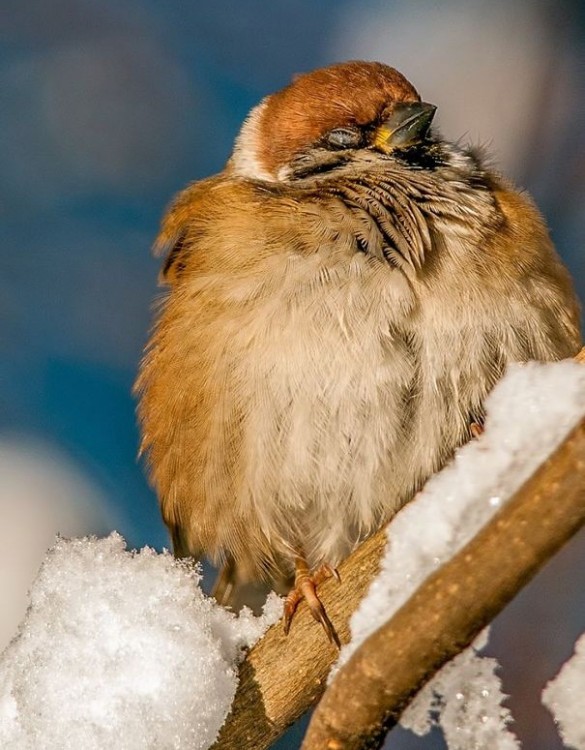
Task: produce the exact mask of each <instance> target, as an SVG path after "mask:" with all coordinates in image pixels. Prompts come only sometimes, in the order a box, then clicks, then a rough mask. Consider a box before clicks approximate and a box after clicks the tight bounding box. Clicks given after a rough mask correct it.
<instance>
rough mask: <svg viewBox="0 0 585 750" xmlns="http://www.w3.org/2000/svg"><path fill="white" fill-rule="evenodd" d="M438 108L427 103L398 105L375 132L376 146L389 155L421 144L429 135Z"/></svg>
mask: <svg viewBox="0 0 585 750" xmlns="http://www.w3.org/2000/svg"><path fill="white" fill-rule="evenodd" d="M436 110H437V108H436V107H435V105H434V104H427V103H426V102H404V103H402V104H397V105H396V106H395V107H394V111H393V112H392V114H391V115H390V117H389V118H388V119H387V120H384V122H383V123H382V124H381V125H379V126H378V127H377V129H376V130H375V132H374V146H375V148H377V149H378V150H379V151H382V152H383V153H385V154H389V153H390V152H391V151H393V150H394V149H395V148H406V147H407V146H411V145H413V144H415V143H419V142H420V141H422V140H423V138H424V137H425V136H426V134H427V133H428V130H429V127H430V125H431V121H432V119H433V117H434V115H435V112H436Z"/></svg>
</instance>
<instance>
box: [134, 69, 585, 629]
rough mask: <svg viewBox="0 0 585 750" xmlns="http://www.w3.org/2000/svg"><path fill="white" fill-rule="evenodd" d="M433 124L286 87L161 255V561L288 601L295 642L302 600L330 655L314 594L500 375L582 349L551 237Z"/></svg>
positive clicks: (157, 375)
mask: <svg viewBox="0 0 585 750" xmlns="http://www.w3.org/2000/svg"><path fill="white" fill-rule="evenodd" d="M434 113H435V107H434V106H432V105H431V104H428V103H425V102H422V101H421V99H420V97H419V95H418V93H417V91H416V90H415V89H414V88H413V86H412V85H411V84H410V83H409V82H408V81H407V80H406V79H405V78H404V76H402V75H401V74H400V73H399V72H398V71H396V70H395V69H393V68H390V67H387V66H386V65H382V64H380V63H374V62H347V63H342V64H337V65H332V66H330V67H327V68H323V69H321V70H316V71H314V72H311V73H307V74H304V75H300V76H297V77H296V78H295V79H294V81H293V82H292V83H291V84H290V85H289V86H287V87H286V88H284V89H283V90H281V91H279V92H278V93H275V94H273V95H271V96H268V97H267V98H265V99H264V100H263V101H262V102H261V103H260V104H259V105H258V106H257V107H256V108H254V109H253V110H252V111H251V113H250V115H249V116H248V118H247V119H246V121H245V122H244V124H243V126H242V129H241V131H240V133H239V135H238V137H237V139H236V142H235V147H234V150H233V153H232V155H231V158H230V159H229V160H228V162H227V164H226V166H225V168H224V170H223V171H222V172H221V173H219V174H218V175H215V176H213V177H210V178H208V179H205V180H202V181H200V182H197V183H195V184H193V185H191V186H189V187H187V188H186V189H185V190H184V191H183V192H181V193H180V194H179V195H178V196H177V198H176V199H175V201H174V203H173V204H172V205H171V207H170V209H169V211H168V212H167V214H166V216H165V217H164V219H163V222H162V229H161V232H160V236H159V237H158V240H157V242H156V250H157V251H158V252H159V253H164V254H165V256H166V257H165V260H164V263H163V267H162V271H161V278H162V282H163V283H164V284H166V285H167V286H168V292H167V295H166V297H165V298H164V300H163V302H162V305H161V307H160V309H159V312H158V315H157V320H156V324H155V327H154V330H153V333H152V336H151V339H150V342H149V344H148V347H147V350H146V353H145V357H144V360H143V363H142V366H141V371H140V374H139V378H138V381H137V386H136V387H137V392H138V393H139V395H140V403H139V419H140V423H141V427H142V434H143V439H142V447H143V450H144V451H145V452H146V454H147V456H148V463H149V467H150V476H151V478H152V482H153V484H154V487H155V488H156V491H157V493H158V497H159V499H160V506H161V510H162V515H163V518H164V520H165V522H166V524H167V526H168V527H169V529H170V533H171V536H172V541H173V547H174V551H175V553H176V554H177V555H179V556H187V555H190V556H193V557H196V558H200V557H202V556H207V557H208V558H210V559H211V560H212V561H213V562H214V563H216V564H218V565H223V573H222V576H221V578H220V585H219V587H218V598H219V599H220V601H222V602H223V603H229V602H232V603H233V602H235V601H236V600H237V599H238V596H239V595H240V594H241V592H242V591H245V588H246V586H250V585H252V586H254V585H256V582H262V581H263V582H265V583H266V584H267V585H268V586H270V585H274V586H278V585H280V584H279V582H285V584H284V585H287V584H286V582H287V581H288V582H290V583H291V584H292V590H291V592H290V593H289V596H288V599H287V604H286V608H285V612H286V626H287V627H288V626H289V625H290V620H291V618H292V615H293V613H294V610H295V607H296V605H297V604H298V602H299V600H300V599H301V598H303V597H304V598H305V599H306V600H307V603H308V604H309V607H310V609H311V611H312V613H313V615H314V616H315V618H316V619H318V620H320V621H321V622H322V623H323V625H324V627H325V629H326V631H327V633H328V635H329V637H330V639H332V640H336V638H337V636H336V634H335V629H334V627H333V625H332V624H331V622H330V621H329V618H328V617H327V614H326V612H325V611H324V609H323V607H322V605H321V603H320V601H319V598H318V593H317V591H316V586H317V585H318V583H319V581H320V580H322V579H323V578H324V577H327V576H329V575H331V574H334V573H335V566H336V565H337V564H338V563H339V562H340V561H341V560H342V559H343V558H344V557H346V556H347V555H348V554H349V553H350V552H351V550H352V549H353V548H354V547H356V545H358V544H359V543H360V541H362V540H363V539H365V538H366V537H367V536H368V535H370V534H372V533H373V532H374V531H376V530H377V529H378V528H380V527H381V526H382V525H383V524H384V523H385V522H387V521H388V520H389V519H390V518H391V517H392V516H393V515H394V514H395V513H396V512H397V511H398V510H399V509H400V508H401V506H403V505H404V503H406V502H407V501H408V500H409V499H411V498H412V497H413V495H414V494H415V493H416V491H417V490H418V489H419V488H420V487H421V486H422V485H423V483H424V482H425V481H426V480H427V479H428V477H429V476H430V475H431V474H432V473H433V472H435V471H437V470H438V469H440V468H441V467H442V466H443V465H444V464H445V463H446V462H447V461H448V460H449V458H450V457H452V455H453V453H454V451H455V449H456V448H457V447H458V446H460V445H461V444H462V443H464V442H465V441H467V440H468V439H469V437H470V430H473V425H477V424H478V423H480V422H481V418H482V413H483V403H484V399H485V397H486V395H487V393H488V392H489V391H490V389H491V388H492V387H493V385H494V384H495V383H496V381H497V380H498V379H499V378H500V377H501V375H502V373H503V372H504V370H505V368H506V366H507V365H508V364H509V363H511V362H524V361H526V360H541V361H548V360H558V359H561V358H564V357H569V356H571V355H573V354H575V353H576V352H577V351H578V349H579V347H580V334H579V310H578V303H577V300H576V297H575V293H574V291H573V288H572V284H571V281H570V278H569V275H568V273H567V271H566V269H565V267H564V266H563V264H562V263H561V261H560V259H559V257H558V256H557V254H556V252H555V250H554V248H553V245H552V244H551V240H550V238H549V235H548V232H547V229H546V226H545V223H544V222H543V219H542V216H541V215H540V213H539V212H538V210H537V209H536V207H535V206H534V204H533V203H532V201H531V200H530V198H529V197H528V196H527V195H526V194H525V193H523V192H520V191H518V190H516V189H515V188H514V187H513V186H512V185H511V184H510V183H509V182H508V181H507V180H506V179H504V178H503V177H502V176H500V175H499V174H497V173H496V172H495V171H494V170H493V169H492V168H491V167H490V166H489V165H488V164H487V163H486V159H485V158H484V156H483V155H482V153H481V152H480V151H479V150H477V149H474V148H469V147H462V146H460V145H456V144H454V143H449V142H447V141H445V140H443V139H442V137H441V136H440V135H439V134H438V133H437V132H435V131H434V130H433V127H432V119H433V115H434Z"/></svg>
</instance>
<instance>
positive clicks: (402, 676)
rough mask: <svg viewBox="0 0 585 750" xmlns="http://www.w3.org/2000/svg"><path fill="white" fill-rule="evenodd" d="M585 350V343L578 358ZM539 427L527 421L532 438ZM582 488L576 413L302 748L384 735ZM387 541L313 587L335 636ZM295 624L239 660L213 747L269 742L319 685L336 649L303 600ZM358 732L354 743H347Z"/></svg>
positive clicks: (354, 667) (347, 678) (539, 561)
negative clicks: (228, 705)
mask: <svg viewBox="0 0 585 750" xmlns="http://www.w3.org/2000/svg"><path fill="white" fill-rule="evenodd" d="M584 358H585V349H584V350H583V351H582V352H581V353H580V355H578V357H577V358H576V359H577V360H580V361H583V359H584ZM575 421H576V420H575ZM574 423H575V422H573V424H574ZM564 434H566V433H564ZM538 437H539V436H537V435H531V433H530V432H528V440H529V441H530V440H531V439H532V440H534V441H535V442H536V441H537V438H538ZM557 444H558V443H557ZM549 452H550V451H549ZM535 465H537V464H535ZM530 473H532V469H531V470H530V472H529V473H528V474H525V476H529V474H530ZM584 493H585V427H584V426H583V424H580V425H579V426H578V427H577V428H576V429H575V430H573V432H572V433H571V435H570V436H569V437H568V438H566V440H565V441H564V442H563V444H562V445H561V446H560V447H559V448H558V449H557V450H556V452H555V453H554V455H553V456H552V457H551V458H550V459H549V460H547V461H546V462H545V463H544V464H543V466H541V467H540V469H539V470H538V471H536V473H535V474H534V476H533V477H532V478H531V479H529V480H528V481H527V482H526V483H525V484H524V485H523V486H522V488H521V489H520V490H519V491H518V492H516V493H515V495H514V497H513V498H512V499H511V500H510V501H509V502H508V504H507V505H506V506H505V507H504V508H503V509H502V510H501V511H500V513H499V514H498V515H497V516H496V517H495V518H494V519H493V520H492V521H491V523H489V525H488V526H486V527H485V528H484V529H483V530H482V531H481V533H480V534H478V536H477V537H476V538H475V539H474V540H473V541H472V542H470V543H469V545H468V546H467V547H466V548H465V549H463V550H462V551H461V552H460V553H459V554H458V555H457V556H456V557H454V558H453V559H452V560H451V561H450V562H449V563H448V564H446V565H445V566H444V567H443V568H441V569H440V570H439V571H437V572H436V573H435V574H433V575H432V576H431V577H430V578H429V579H427V581H426V582H425V583H423V584H422V586H421V587H420V589H419V590H418V592H416V593H415V594H414V596H412V597H411V599H410V600H409V601H408V602H406V603H405V604H404V606H403V607H402V608H401V609H400V611H399V612H397V613H396V615H395V616H394V617H393V618H392V619H391V620H390V622H389V623H388V624H387V625H385V626H384V628H383V629H382V631H381V632H380V633H379V634H374V635H372V636H371V637H370V638H369V639H368V640H367V642H366V644H365V645H364V646H362V648H360V649H359V650H358V652H357V653H356V654H355V655H354V656H353V658H352V659H351V660H350V662H349V663H348V664H347V665H346V666H345V667H344V668H342V670H341V671H340V672H339V674H338V677H339V680H338V679H336V680H335V681H334V683H333V685H332V687H331V688H330V690H329V691H328V693H327V695H326V697H325V699H324V700H323V701H322V705H321V706H320V707H319V709H318V710H317V712H316V714H315V717H314V721H313V723H312V725H311V728H310V731H309V734H308V736H307V739H306V744H305V745H304V747H305V748H308V749H309V750H310V749H311V748H313V747H315V748H316V747H329V748H332V749H333V748H346V747H347V748H352V747H368V746H369V747H376V746H377V745H376V741H375V740H374V744H369V745H368V744H367V742H370V743H371V742H372V733H373V735H374V736H376V735H377V736H378V737H382V736H383V734H384V733H385V731H387V729H388V728H389V727H390V726H391V725H392V724H393V723H394V722H395V720H396V718H397V716H398V715H399V713H400V711H401V710H402V709H403V708H404V706H405V705H406V704H407V703H408V701H409V700H410V698H411V697H412V696H413V695H414V694H415V693H416V691H417V690H419V689H420V687H421V686H422V685H423V684H424V683H425V682H426V681H427V680H428V679H429V678H430V677H431V675H432V674H433V673H434V672H435V671H436V670H437V669H439V668H440V666H441V665H442V664H443V663H445V662H446V661H448V660H449V659H450V658H451V657H452V656H453V655H455V654H456V653H458V652H459V651H461V650H462V649H463V648H465V646H466V645H468V644H469V643H470V642H471V640H472V639H473V638H474V636H475V635H476V634H477V633H478V632H479V631H480V630H481V629H482V628H483V627H484V625H485V624H486V623H487V622H489V621H490V620H491V619H492V618H493V617H494V616H495V615H496V614H497V613H498V612H499V611H500V610H501V609H502V608H503V607H504V606H505V604H506V603H507V602H508V601H509V600H510V599H511V598H512V597H513V596H514V595H515V594H516V593H517V592H518V591H519V590H520V588H522V586H524V585H525V584H526V583H527V582H528V581H529V580H530V578H531V577H532V576H533V575H534V574H535V573H536V571H537V570H538V569H539V568H540V567H541V566H542V565H543V564H544V563H545V562H546V561H547V560H548V559H549V558H550V557H552V556H553V555H554V553H555V552H556V551H557V549H559V548H560V546H562V544H563V543H564V542H565V541H566V540H567V539H568V538H569V537H570V536H571V535H572V534H573V533H575V532H576V530H577V529H578V528H579V527H580V526H581V525H582V524H583V522H584V516H585V508H584V503H583V494H584ZM409 507H410V506H409ZM386 544H387V531H386V530H382V531H380V532H378V534H376V535H375V536H373V537H372V538H370V539H369V540H367V541H366V542H365V543H364V544H363V545H362V546H361V547H360V548H359V549H357V550H356V551H355V552H354V553H353V554H352V555H351V556H350V557H349V558H348V559H347V560H346V561H345V562H344V563H343V564H342V566H341V568H340V572H341V576H342V582H343V583H342V595H340V593H339V589H338V588H337V586H338V585H337V584H336V583H335V582H334V581H328V582H326V583H325V584H324V585H323V586H322V588H321V589H320V592H321V596H322V599H323V602H324V604H325V606H326V608H327V611H328V612H329V614H330V616H331V618H332V620H333V622H334V623H335V625H336V628H337V629H338V631H339V634H340V636H341V638H342V641H343V642H347V641H348V640H349V627H348V622H349V618H350V616H351V614H352V612H353V611H354V610H355V609H356V608H357V606H358V603H359V602H360V601H361V600H362V598H363V597H364V594H365V593H366V592H367V591H368V589H369V588H370V584H371V582H372V580H373V579H374V577H375V576H376V573H377V571H378V568H379V565H380V559H381V557H382V554H383V550H384V548H385V546H386ZM469 555H471V558H469ZM294 625H295V626H294V628H293V629H292V632H291V633H290V635H289V636H288V637H284V635H283V633H282V631H281V628H280V626H279V625H277V626H275V627H273V628H271V629H270V630H269V631H268V633H267V634H266V635H265V637H264V638H263V639H262V640H261V641H260V642H259V643H258V644H257V645H256V647H255V648H254V649H252V651H251V652H250V654H249V655H248V658H247V659H246V661H245V662H244V663H243V664H242V666H241V669H240V684H239V687H238V690H237V693H236V698H235V701H234V703H233V706H232V711H231V714H230V715H229V717H228V719H227V721H226V723H225V725H224V727H223V729H222V730H221V733H220V737H219V740H218V741H217V742H216V744H215V745H214V748H215V750H222V749H223V750H225V749H227V748H231V747H241V748H243V750H246V748H250V749H251V748H255V749H256V748H257V749H258V750H262V748H268V747H270V745H271V743H272V742H273V741H274V740H275V739H276V738H277V737H278V736H279V735H280V734H281V733H282V732H283V731H284V730H285V729H286V728H287V726H289V725H290V724H291V723H293V722H294V721H295V720H296V719H297V718H299V717H300V716H301V715H302V714H303V713H304V712H305V711H306V710H307V709H308V708H310V707H311V706H312V705H314V703H316V701H317V700H318V699H319V697H320V696H321V694H322V693H323V691H324V689H325V686H326V679H327V675H328V673H329V671H330V668H331V666H332V664H333V662H334V661H335V659H336V656H337V654H336V652H335V651H334V650H333V649H332V648H330V647H329V645H328V644H327V643H326V641H325V640H324V639H323V640H321V639H320V636H321V633H320V632H318V631H317V630H316V629H315V624H314V622H313V621H312V619H311V618H310V616H309V615H308V613H307V611H306V609H305V608H304V607H301V609H300V610H299V614H298V616H297V619H295V624H294ZM371 644H373V645H371ZM364 701H365V702H364ZM368 736H369V739H368V740H366V737H368ZM349 738H353V739H351V740H350V739H349ZM324 740H326V741H324ZM354 740H355V742H356V743H357V744H348V743H349V742H350V741H354ZM327 742H329V744H327ZM336 743H337V744H336Z"/></svg>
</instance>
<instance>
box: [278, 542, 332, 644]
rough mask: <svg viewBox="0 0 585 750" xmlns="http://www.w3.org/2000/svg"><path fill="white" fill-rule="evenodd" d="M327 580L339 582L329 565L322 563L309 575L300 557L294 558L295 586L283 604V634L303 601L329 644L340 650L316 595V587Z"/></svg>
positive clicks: (288, 628)
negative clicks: (320, 626)
mask: <svg viewBox="0 0 585 750" xmlns="http://www.w3.org/2000/svg"><path fill="white" fill-rule="evenodd" d="M328 578H335V580H336V581H337V582H338V583H340V582H341V578H340V576H339V573H338V571H337V569H336V568H334V567H332V566H331V565H328V564H326V563H324V564H323V565H321V566H320V567H319V568H318V569H317V570H316V571H315V572H314V573H311V572H310V571H309V567H308V565H307V563H306V561H305V560H304V559H303V558H302V557H296V558H295V585H294V586H293V588H292V589H291V591H290V593H289V594H288V596H287V597H286V600H285V602H284V632H285V633H286V634H288V632H289V630H290V626H291V622H292V619H293V617H294V614H295V612H296V610H297V607H298V606H299V604H300V602H301V601H302V600H303V599H304V600H305V601H306V602H307V606H308V607H309V610H310V612H311V614H312V615H313V618H314V619H315V620H316V621H317V622H320V623H321V625H322V626H323V629H324V630H325V633H326V634H327V637H328V638H329V641H330V643H333V644H335V646H337V648H341V642H340V640H339V636H338V635H337V632H336V631H335V628H334V627H333V624H332V623H331V620H330V619H329V617H328V616H327V612H326V611H325V607H324V606H323V604H322V603H321V600H320V599H319V596H318V594H317V586H318V585H319V584H320V583H322V582H323V581H325V580H327V579H328Z"/></svg>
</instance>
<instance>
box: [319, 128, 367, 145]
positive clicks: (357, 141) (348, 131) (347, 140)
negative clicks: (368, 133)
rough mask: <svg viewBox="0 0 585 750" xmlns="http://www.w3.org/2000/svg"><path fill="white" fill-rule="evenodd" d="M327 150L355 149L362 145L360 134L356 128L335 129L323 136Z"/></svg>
mask: <svg viewBox="0 0 585 750" xmlns="http://www.w3.org/2000/svg"><path fill="white" fill-rule="evenodd" d="M325 143H326V144H327V146H328V147H329V148H335V149H338V148H357V147H358V146H360V145H361V143H362V134H361V132H360V131H359V130H358V128H335V129H334V130H330V131H329V132H328V133H327V135H326V136H325Z"/></svg>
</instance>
